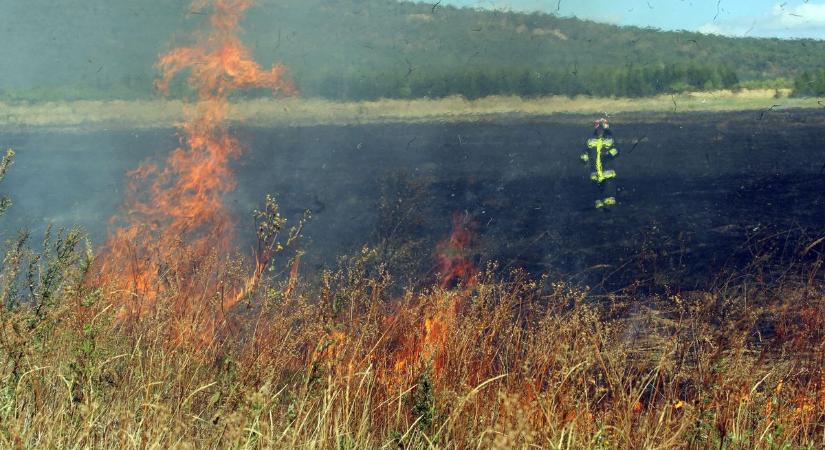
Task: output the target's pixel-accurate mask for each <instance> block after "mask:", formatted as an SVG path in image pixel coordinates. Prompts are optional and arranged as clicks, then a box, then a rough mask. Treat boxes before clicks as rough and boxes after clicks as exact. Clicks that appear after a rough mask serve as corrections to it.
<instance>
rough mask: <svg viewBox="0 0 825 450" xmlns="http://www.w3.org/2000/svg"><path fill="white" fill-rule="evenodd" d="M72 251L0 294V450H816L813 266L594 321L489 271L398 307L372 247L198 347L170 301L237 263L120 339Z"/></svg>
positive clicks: (572, 289) (584, 311)
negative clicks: (0, 297)
mask: <svg viewBox="0 0 825 450" xmlns="http://www.w3.org/2000/svg"><path fill="white" fill-rule="evenodd" d="M465 232H466V229H465V228H464V227H463V225H462V224H461V223H459V224H458V225H457V228H456V231H454V233H453V235H452V236H451V238H450V239H448V240H445V244H443V245H442V246H440V248H439V251H438V252H437V253H436V257H437V259H438V260H439V261H440V262H439V264H440V267H448V268H453V269H454V268H457V267H461V266H462V262H463V261H466V259H464V258H463V257H462V256H461V252H460V249H457V250H447V246H449V245H451V244H450V243H451V242H452V243H455V242H460V241H461V239H458V238H456V235H463V234H464V233H465ZM80 242H81V241H80V239H79V237H78V235H72V236H69V237H64V238H60V239H57V240H55V241H54V242H53V243H50V244H48V245H47V246H46V249H47V253H46V254H44V255H42V257H39V259H38V257H36V256H35V254H34V253H26V252H18V253H14V252H11V253H9V255H15V254H16V255H18V258H16V259H15V258H11V259H9V258H7V262H13V261H18V265H20V264H22V266H23V267H24V268H25V267H28V266H27V264H26V263H25V261H27V259H26V258H29V259H30V260H33V261H34V260H35V259H36V261H35V265H34V266H33V267H35V270H34V272H35V273H39V274H40V276H34V277H33V278H31V280H32V281H33V287H32V289H31V290H30V291H29V290H25V289H24V290H18V291H15V290H14V289H4V290H3V292H4V296H5V298H4V302H5V303H6V305H7V306H6V308H4V309H3V310H2V317H0V319H2V327H0V357H1V358H2V366H0V370H1V371H0V377H2V380H3V383H2V386H3V388H2V393H0V419H1V421H0V423H2V427H1V428H0V429H2V433H0V443H2V447H4V448H30V447H50V448H65V447H107V448H108V447H118V448H170V447H174V448H295V447H302V448H303V447H307V448H388V447H391V448H430V447H438V448H467V447H476V448H479V447H480V448H530V447H535V446H538V447H542V448H562V447H565V448H661V447H685V448H720V447H724V448H800V447H801V448H821V447H822V445H823V444H825V437H824V436H823V430H824V429H825V427H824V426H825V372H823V367H825V365H823V363H824V361H823V356H825V335H823V333H824V331H823V330H825V284H823V283H822V276H821V273H820V272H819V266H820V264H819V263H808V264H805V265H804V266H798V267H795V268H794V270H792V271H790V272H788V274H786V275H785V276H784V278H783V279H782V280H781V281H779V282H776V283H771V284H770V285H764V284H763V285H760V284H758V283H757V282H756V281H755V278H756V277H747V276H743V277H742V278H741V280H742V282H741V283H739V284H737V285H735V286H734V285H728V287H727V288H725V289H724V290H722V289H719V290H716V291H713V292H685V293H680V294H674V295H670V296H667V297H663V296H647V297H643V296H639V295H637V296H635V297H627V298H625V297H623V296H622V295H616V296H613V297H610V298H606V299H602V300H600V301H597V300H596V299H594V298H593V297H592V296H591V295H590V293H589V292H588V291H587V290H586V289H585V288H581V287H577V286H575V285H571V284H567V283H565V282H563V281H551V280H548V279H547V278H540V279H532V278H530V277H529V276H527V275H525V274H524V273H521V272H518V271H515V272H511V273H509V274H506V275H504V274H501V271H500V270H499V269H498V267H496V266H495V265H494V264H489V265H487V266H486V267H484V268H483V269H482V270H479V271H478V272H477V273H473V272H472V271H471V272H470V273H468V272H465V271H453V272H449V273H442V274H441V275H440V277H438V278H437V279H435V280H433V282H432V284H431V285H430V286H429V287H427V285H426V284H424V286H423V287H420V288H417V289H410V290H407V291H405V293H404V294H403V295H401V296H399V295H398V294H397V293H396V292H397V290H396V289H395V287H396V286H394V283H393V280H392V279H390V278H389V276H388V275H387V273H388V272H387V270H386V266H385V265H384V263H383V262H382V261H381V259H380V258H379V257H378V254H377V252H375V251H372V250H370V249H366V248H365V249H364V250H363V251H362V252H360V253H358V254H356V255H353V256H351V257H348V258H344V259H342V260H341V263H340V266H339V267H338V269H336V270H333V271H328V272H325V273H323V274H322V275H321V276H320V277H319V278H317V279H314V281H313V280H312V279H300V278H298V277H296V275H295V272H294V271H291V270H290V271H287V274H285V275H283V276H281V277H277V276H276V277H271V278H267V279H266V280H265V281H263V282H261V283H259V284H258V285H257V286H256V288H255V289H253V290H252V291H251V292H250V294H249V296H248V297H247V299H246V301H245V303H244V304H241V305H238V306H236V307H235V308H233V309H232V310H231V311H230V312H229V313H228V314H227V320H226V322H225V324H224V326H223V327H222V328H221V329H219V330H216V332H215V333H214V334H213V335H211V338H210V340H209V341H208V342H203V340H202V339H201V337H200V336H201V333H200V331H201V330H196V329H192V330H190V331H189V332H190V334H189V335H188V338H183V337H185V336H182V335H181V328H180V327H179V324H180V316H179V311H178V310H176V309H175V307H174V305H176V304H177V303H176V301H177V300H176V297H175V293H176V292H178V291H179V290H180V289H181V288H182V287H181V286H186V287H191V286H194V287H197V288H200V289H203V290H204V291H209V290H213V292H212V296H213V298H216V299H217V298H219V296H220V293H219V292H215V289H216V287H215V286H216V284H215V283H214V282H213V280H214V279H216V278H217V279H218V280H223V279H225V278H232V277H235V278H236V279H238V280H241V279H243V278H244V277H245V271H244V270H243V263H242V261H240V260H236V259H231V260H230V261H227V262H221V261H220V260H219V259H217V258H209V257H207V258H205V259H203V260H200V261H188V263H189V264H192V265H193V266H196V267H197V269H196V270H195V271H194V274H195V276H193V278H192V279H186V280H184V279H179V280H177V281H172V282H170V283H171V284H170V286H167V287H165V288H163V289H162V290H158V291H157V292H156V294H157V301H156V303H155V304H156V305H157V307H156V308H153V309H152V310H151V311H150V312H147V314H145V315H143V316H142V317H141V318H140V319H135V320H129V321H124V320H122V319H121V318H118V315H117V313H116V311H117V308H118V306H119V304H120V303H119V302H118V301H115V300H113V299H112V298H111V297H108V296H106V295H104V294H103V293H104V292H106V287H105V286H94V285H88V284H87V283H85V282H84V279H85V276H84V274H85V273H87V270H88V267H89V266H90V265H91V258H92V257H91V254H90V253H86V252H84V251H76V249H77V248H78V247H81V245H80ZM24 247H25V246H24ZM24 247H21V248H24ZM32 258H34V259H32ZM445 261H450V262H449V263H447V262H445ZM10 267H13V265H12V264H8V263H7V268H6V270H7V271H8V270H9V268H10ZM287 267H290V264H287ZM38 271H39V272H38ZM22 272H26V270H23V271H22ZM47 273H50V274H52V275H51V276H43V275H44V274H47ZM11 278H14V277H11ZM11 278H10V277H9V273H8V272H4V278H3V280H4V286H6V287H8V286H12V285H13V284H14V283H12V282H10V279H11ZM447 280H449V283H447ZM226 282H227V283H231V282H232V281H231V280H226ZM178 283H179V284H180V285H181V286H178V285H177V284H178ZM218 285H220V282H219V283H218ZM9 292H17V294H16V295H17V297H16V298H15V299H14V301H10V300H11V297H9V294H8V293H9ZM217 305H219V303H217V302H215V303H204V304H201V305H200V307H197V308H194V309H193V310H192V312H198V313H201V314H211V313H212V312H213V308H215V307H218V306H217Z"/></svg>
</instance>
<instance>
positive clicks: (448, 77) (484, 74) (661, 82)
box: [300, 63, 739, 101]
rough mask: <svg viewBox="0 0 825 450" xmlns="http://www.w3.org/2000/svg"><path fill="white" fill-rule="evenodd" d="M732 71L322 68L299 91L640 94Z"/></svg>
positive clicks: (697, 83) (356, 95)
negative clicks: (324, 71) (365, 70)
mask: <svg viewBox="0 0 825 450" xmlns="http://www.w3.org/2000/svg"><path fill="white" fill-rule="evenodd" d="M738 83H739V78H738V77H737V75H736V72H735V71H734V70H732V69H731V68H729V67H727V66H724V65H711V64H708V65H701V64H695V63H690V64H657V65H652V66H634V65H627V66H622V67H600V66H595V67H582V68H578V67H575V66H574V67H573V68H547V69H544V70H537V69H532V68H527V67H525V68H507V69H501V68H499V69H485V68H467V69H459V70H455V71H451V72H450V73H447V72H438V71H432V72H427V71H423V70H408V71H407V72H406V73H400V72H394V73H375V74H363V73H358V72H355V71H353V72H339V73H328V74H326V75H322V76H319V77H316V78H314V79H312V78H310V79H304V80H302V82H301V83H300V84H301V88H302V92H303V93H304V94H305V95H308V96H318V97H323V98H328V99H334V100H351V101H359V100H377V99H380V98H393V99H399V98H401V99H403V98H424V97H427V98H442V97H448V96H454V95H457V96H463V97H465V98H467V99H477V98H482V97H487V96H491V95H515V96H521V97H541V96H549V95H565V96H571V97H572V96H577V95H590V96H605V97H607V96H617V97H645V96H652V95H658V94H663V93H676V92H685V91H699V90H716V89H733V88H736V87H737V85H738Z"/></svg>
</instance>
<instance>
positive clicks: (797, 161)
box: [0, 111, 825, 288]
mask: <svg viewBox="0 0 825 450" xmlns="http://www.w3.org/2000/svg"><path fill="white" fill-rule="evenodd" d="M589 119H590V118H588V117H581V118H575V117H564V118H561V119H553V118H548V119H546V120H538V119H531V120H512V121H506V120H503V121H502V120H499V121H498V122H495V123H493V122H485V123H459V124H423V125H422V124H386V125H364V126H318V127H300V128H277V129H248V128H242V129H238V130H236V131H237V134H238V136H239V138H240V139H241V141H242V142H244V143H245V144H246V146H247V148H248V149H249V150H248V151H247V153H246V155H245V156H244V157H243V158H242V159H241V160H240V161H238V162H237V164H236V166H237V171H238V189H237V190H236V191H235V192H234V193H232V194H231V195H230V196H229V197H228V202H229V204H230V205H231V208H232V209H233V210H234V211H235V212H236V213H237V217H238V227H239V230H242V232H241V233H240V238H239V239H240V240H241V241H243V245H244V246H245V247H248V246H249V245H248V243H249V241H250V240H251V236H252V234H251V233H252V231H253V229H252V224H251V215H250V214H249V212H250V211H251V210H252V209H253V208H255V207H256V206H257V205H258V204H259V203H260V202H261V201H262V199H263V196H264V195H265V194H266V193H275V194H278V196H279V197H280V199H281V203H282V205H283V207H284V210H285V213H286V215H287V216H288V217H294V218H297V217H298V216H299V215H300V212H301V211H302V210H303V209H305V208H306V209H311V210H313V212H314V219H313V221H312V222H311V224H310V226H309V227H308V228H307V232H306V238H305V246H306V250H307V252H308V256H307V258H306V259H305V260H306V261H308V262H309V264H310V266H311V267H316V268H317V267H321V266H323V265H325V264H330V263H332V262H334V260H335V257H336V256H338V255H342V254H346V253H351V252H352V251H353V250H354V249H357V248H359V247H360V246H361V245H362V244H365V243H373V244H375V243H377V242H379V241H382V240H383V241H385V242H389V243H390V247H392V248H394V249H399V248H402V247H404V245H405V243H410V245H409V246H407V247H406V248H407V250H408V251H409V252H412V253H414V255H413V256H417V257H418V259H419V260H421V261H428V262H432V256H431V253H432V250H433V248H434V246H435V243H436V242H437V241H439V240H440V239H443V238H445V237H446V236H447V235H449V233H450V229H451V223H452V216H453V214H459V215H460V216H461V217H462V218H463V219H464V220H465V221H466V222H467V223H469V224H470V225H469V226H470V227H472V228H473V229H474V231H475V233H476V234H477V236H478V238H477V240H476V242H475V244H474V245H473V247H472V248H471V249H469V252H470V254H471V255H472V256H473V257H474V258H476V259H477V260H478V261H479V262H481V261H484V260H498V261H499V262H501V264H502V266H503V267H505V268H507V267H523V268H526V269H528V270H530V271H532V272H535V273H539V272H546V271H551V272H560V273H566V274H568V275H574V276H575V277H577V278H578V279H581V280H582V281H585V282H587V283H591V284H595V283H602V284H603V285H604V286H605V287H609V288H615V287H619V286H623V285H625V284H628V283H630V282H632V281H634V280H641V279H647V280H651V281H654V282H655V283H658V284H659V285H662V286H673V287H674V288H676V287H678V288H693V287H701V286H702V285H704V284H706V283H707V282H708V280H709V279H712V278H713V277H714V275H715V274H716V273H717V272H718V271H719V270H720V269H722V268H723V267H735V266H737V265H741V264H745V263H747V262H750V261H751V260H753V252H755V251H756V252H758V251H760V250H759V249H756V250H755V249H754V242H759V243H764V242H765V241H764V238H766V237H768V238H771V237H773V238H775V241H776V242H781V240H784V242H785V245H786V246H789V245H790V244H788V242H791V241H794V240H796V239H799V238H804V237H806V236H808V237H817V236H818V235H821V234H823V233H825V214H823V212H825V211H823V207H825V175H823V172H825V166H824V165H825V139H823V138H822V132H821V130H822V129H823V128H822V127H823V124H825V113H823V112H819V111H791V112H787V111H786V112H773V111H772V112H768V113H760V112H748V113H736V114H680V115H674V116H670V117H649V118H645V117H643V116H642V117H640V116H635V117H621V116H620V117H616V118H614V120H613V128H614V133H615V137H616V139H617V141H618V147H619V149H620V151H621V154H620V156H619V158H618V159H617V160H616V161H615V164H614V165H613V168H614V169H615V170H616V171H617V173H618V178H617V181H616V182H617V185H618V187H619V195H618V198H619V205H618V206H617V207H615V208H613V210H612V211H610V212H605V211H597V210H595V209H594V208H593V201H594V200H595V198H596V194H597V190H596V188H595V186H593V184H592V183H591V182H590V181H589V173H590V169H589V168H588V167H586V166H584V165H583V164H582V163H581V161H580V160H579V159H578V155H579V153H580V152H581V150H582V146H583V145H584V141H585V140H586V139H587V138H588V137H589V134H590V128H589ZM2 140H3V142H0V143H2V144H3V145H9V146H12V147H14V148H15V149H16V150H18V157H17V164H16V165H15V167H14V169H13V170H12V171H11V173H10V175H9V177H8V182H7V183H6V184H5V186H3V187H4V188H5V190H8V191H10V192H11V193H12V195H13V197H14V200H15V203H16V204H15V206H14V208H13V210H12V212H11V213H10V216H9V217H7V218H4V219H2V220H3V221H5V222H6V225H4V226H3V228H5V229H7V230H10V229H14V228H18V227H20V226H29V227H34V228H40V227H42V225H43V224H44V223H46V222H55V223H57V224H59V225H67V224H80V225H83V226H85V227H86V228H88V229H89V230H90V231H91V233H92V235H93V236H95V238H96V240H97V241H98V242H100V241H101V240H102V239H103V237H104V236H105V227H106V222H107V220H108V219H109V217H110V216H111V215H112V214H113V213H114V212H116V210H117V207H118V205H119V203H120V201H121V199H122V197H121V196H122V186H123V176H124V173H125V171H127V170H129V169H131V168H134V167H136V166H137V164H139V162H140V161H142V160H144V159H145V158H148V157H152V158H161V157H162V156H163V155H164V154H165V153H166V152H167V151H168V150H170V149H173V148H174V147H175V146H176V144H177V138H176V136H175V133H174V131H171V130H164V131H152V132H128V133H127V132H116V133H114V132H113V133H99V132H96V133H89V134H83V133H72V134H57V133H37V134H17V135H6V136H2ZM776 242H774V244H771V245H770V246H769V248H770V249H771V252H772V253H771V255H772V257H777V258H784V257H787V256H789V255H786V254H785V253H793V250H789V248H791V247H788V248H781V245H780V244H776ZM760 245H761V244H760ZM777 245H779V247H777ZM794 248H795V247H794ZM427 264H428V263H424V265H423V266H421V267H427ZM430 266H432V264H430Z"/></svg>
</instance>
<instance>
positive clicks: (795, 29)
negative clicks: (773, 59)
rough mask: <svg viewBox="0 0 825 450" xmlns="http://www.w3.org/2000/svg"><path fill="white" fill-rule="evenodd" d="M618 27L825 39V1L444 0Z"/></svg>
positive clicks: (450, 2) (452, 3)
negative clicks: (577, 19) (585, 20)
mask: <svg viewBox="0 0 825 450" xmlns="http://www.w3.org/2000/svg"><path fill="white" fill-rule="evenodd" d="M443 3H444V4H451V5H455V6H471V7H481V8H499V9H512V10H519V11H543V12H548V13H555V14H560V15H563V16H576V17H580V18H583V19H591V20H596V21H599V22H608V23H614V24H617V25H636V26H642V27H648V26H649V27H655V28H662V29H666V30H689V31H700V32H703V33H714V34H723V35H727V36H739V37H741V36H749V37H779V38H813V39H825V0H780V1H777V0H443Z"/></svg>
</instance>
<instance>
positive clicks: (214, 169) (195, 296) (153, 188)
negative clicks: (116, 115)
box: [99, 0, 296, 316]
mask: <svg viewBox="0 0 825 450" xmlns="http://www.w3.org/2000/svg"><path fill="white" fill-rule="evenodd" d="M251 5H252V2H251V1H250V0H195V1H194V2H193V3H192V10H193V11H195V10H205V9H211V15H210V17H209V21H208V24H209V26H208V29H207V30H205V31H203V32H198V33H196V35H195V43H194V45H192V46H190V47H179V48H175V49H173V50H171V51H169V52H168V53H166V54H163V55H161V56H160V58H159V60H158V62H157V66H156V67H157V69H158V70H159V72H160V76H159V78H158V80H157V82H156V87H157V89H158V90H159V91H160V92H161V93H163V94H164V95H168V92H169V89H170V84H171V83H172V81H173V80H174V79H175V78H176V76H177V75H178V74H180V73H181V72H184V71H188V77H187V78H186V80H187V83H188V86H189V87H190V88H191V89H192V92H193V93H194V95H195V101H194V102H193V103H188V104H187V106H186V108H185V111H184V123H182V124H180V125H179V129H180V131H181V135H182V137H181V143H180V147H179V148H177V149H176V150H174V151H173V152H172V153H171V154H170V155H169V156H168V158H167V159H166V164H165V165H163V166H162V167H160V166H158V165H156V164H152V163H146V164H144V165H142V166H141V167H139V168H137V169H135V170H133V171H131V172H130V173H129V174H128V177H129V182H128V185H127V193H126V201H125V207H124V210H123V212H122V213H121V214H120V215H118V216H116V217H114V218H113V219H112V225H113V227H116V229H115V230H114V231H113V232H111V233H110V236H109V239H108V241H107V243H106V245H105V247H104V249H103V252H102V258H100V260H102V261H103V262H102V265H101V267H100V271H99V272H100V275H101V277H102V278H103V281H105V282H108V283H111V285H112V286H114V288H115V289H116V290H115V293H116V294H119V295H118V297H119V298H121V299H122V300H123V306H124V310H123V312H122V315H129V316H134V315H138V316H139V315H140V314H141V312H142V311H143V310H144V309H146V308H152V307H154V306H156V305H155V303H156V302H157V300H158V298H159V295H160V294H161V293H168V294H170V295H172V296H174V298H176V299H177V300H178V303H180V304H181V305H186V306H182V308H183V309H184V310H186V309H189V308H191V307H192V306H193V304H194V303H196V302H198V301H200V302H206V301H208V300H209V296H214V295H215V293H216V292H218V291H220V292H221V295H220V297H221V299H220V300H219V306H220V310H221V311H223V310H226V309H228V308H230V307H232V306H233V305H234V304H235V303H237V302H238V301H239V300H240V299H241V298H242V294H243V293H244V292H245V291H246V290H247V289H248V286H245V287H244V288H240V289H236V292H235V293H233V292H229V293H227V292H225V291H222V290H221V289H223V288H224V287H223V286H222V287H221V288H220V289H219V287H218V285H219V284H221V283H220V281H218V280H219V278H220V275H221V274H219V273H211V274H203V273H202V272H203V270H204V267H203V263H204V262H205V261H206V260H208V259H209V258H213V259H214V258H217V259H218V260H220V259H221V258H224V257H226V256H227V255H228V253H229V251H230V250H231V245H232V236H233V221H232V218H231V216H230V215H229V213H228V212H227V210H226V209H225V208H224V206H223V196H224V195H225V194H226V193H228V192H231V191H232V190H233V189H234V188H235V179H234V175H233V173H232V170H231V168H230V166H229V164H230V162H231V161H232V160H233V159H235V158H237V157H239V156H240V155H241V153H242V148H241V145H240V144H239V142H238V141H237V140H236V139H235V138H234V137H232V135H231V134H230V132H229V129H228V124H227V119H228V114H229V109H230V108H229V95H230V94H231V93H232V92H233V91H234V90H236V89H241V88H249V87H265V88H269V89H271V90H272V92H273V94H285V95H292V94H295V93H296V92H295V87H294V86H293V85H292V83H291V82H290V81H288V80H287V79H286V69H285V68H284V67H283V66H281V65H275V66H273V67H272V68H271V69H270V70H263V69H262V68H261V67H260V66H259V65H258V64H257V63H256V62H255V61H254V60H253V58H252V55H251V54H250V52H249V50H248V49H246V48H245V47H244V45H243V43H242V42H241V41H240V39H239V38H238V36H237V34H238V24H239V22H240V20H241V18H242V17H243V15H244V14H245V12H246V10H247V9H248V8H249V7H250V6H251ZM214 270H220V269H214ZM259 276H260V275H259V274H258V270H257V269H256V271H255V274H254V275H253V277H252V278H253V281H255V282H256V281H257V278H258V277H259ZM247 284H249V283H247Z"/></svg>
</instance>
